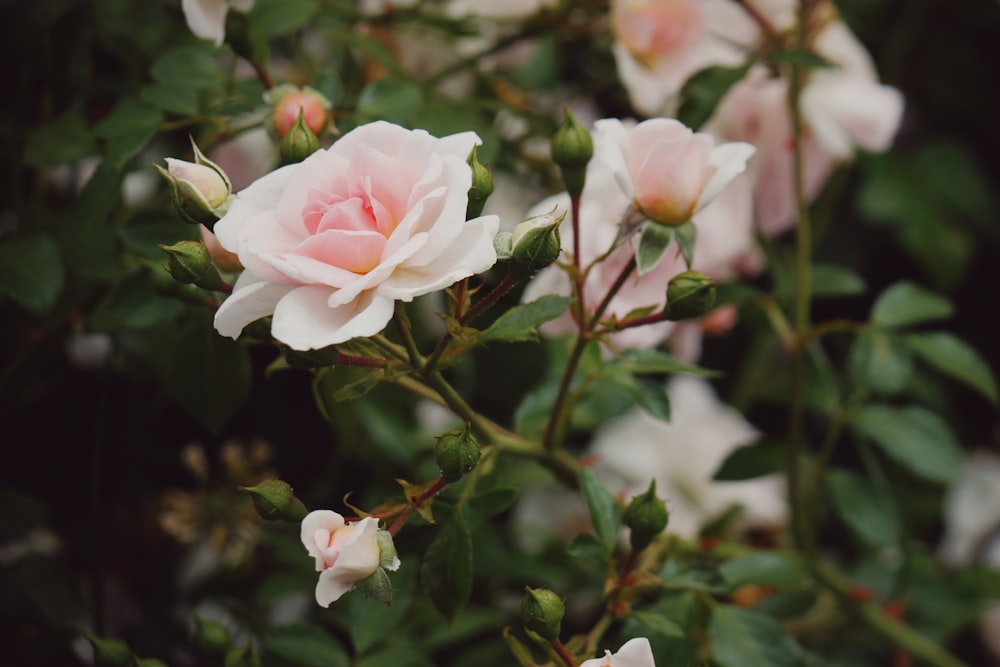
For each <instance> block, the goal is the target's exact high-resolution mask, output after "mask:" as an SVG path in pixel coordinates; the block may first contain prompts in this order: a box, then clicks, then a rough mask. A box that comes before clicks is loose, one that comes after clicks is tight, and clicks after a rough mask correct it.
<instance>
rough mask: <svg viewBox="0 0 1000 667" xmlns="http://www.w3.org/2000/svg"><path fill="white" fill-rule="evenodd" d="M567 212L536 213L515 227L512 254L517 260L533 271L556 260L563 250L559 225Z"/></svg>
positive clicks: (512, 237) (512, 236) (512, 238)
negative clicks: (557, 213)
mask: <svg viewBox="0 0 1000 667" xmlns="http://www.w3.org/2000/svg"><path fill="white" fill-rule="evenodd" d="M564 217H566V214H565V213H561V214H559V215H556V213H555V211H554V210H553V211H552V212H551V213H545V214H543V215H536V216H534V217H532V218H528V219H527V220H525V221H524V222H522V223H520V224H519V225H518V226H517V227H515V228H514V233H513V234H512V235H511V256H512V258H513V259H514V261H515V262H519V263H521V264H526V265H527V266H528V268H529V269H531V270H532V271H537V270H539V269H543V268H545V267H546V266H548V265H549V264H551V263H552V262H554V261H556V258H557V257H559V253H560V252H562V245H561V243H560V240H559V225H560V224H561V223H562V221H563V218H564Z"/></svg>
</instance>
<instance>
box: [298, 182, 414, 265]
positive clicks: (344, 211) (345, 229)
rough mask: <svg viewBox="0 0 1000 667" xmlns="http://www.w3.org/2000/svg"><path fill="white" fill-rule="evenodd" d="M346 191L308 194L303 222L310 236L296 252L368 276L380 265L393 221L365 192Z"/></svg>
mask: <svg viewBox="0 0 1000 667" xmlns="http://www.w3.org/2000/svg"><path fill="white" fill-rule="evenodd" d="M356 185H362V186H363V185H364V184H356ZM347 190H348V191H347V192H337V191H332V192H328V191H323V190H319V189H314V190H312V191H311V192H310V193H309V196H308V203H307V204H306V205H305V207H304V208H303V209H302V221H303V223H304V225H305V227H306V230H307V231H308V232H309V234H310V236H309V237H308V238H307V239H306V240H305V241H303V242H302V244H301V245H300V246H299V248H298V252H299V253H300V254H302V255H305V256H306V257H311V258H312V259H315V260H317V261H320V262H323V263H325V264H330V265H333V266H336V267H339V268H341V269H345V270H347V271H351V272H353V273H359V274H361V273H367V272H369V271H371V270H372V269H373V268H375V267H376V266H378V265H379V263H380V262H381V261H382V252H383V251H384V250H385V246H386V240H387V238H388V236H389V235H390V234H392V231H393V230H394V229H395V228H396V220H394V218H393V216H392V215H391V214H390V212H389V210H388V209H387V208H386V207H385V206H383V205H382V203H381V202H379V201H378V199H376V198H375V197H374V196H373V195H372V194H371V193H370V192H369V191H366V188H364V187H354V188H347Z"/></svg>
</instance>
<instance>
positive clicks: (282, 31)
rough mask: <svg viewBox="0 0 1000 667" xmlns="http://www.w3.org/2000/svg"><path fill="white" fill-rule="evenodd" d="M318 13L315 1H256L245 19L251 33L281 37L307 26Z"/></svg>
mask: <svg viewBox="0 0 1000 667" xmlns="http://www.w3.org/2000/svg"><path fill="white" fill-rule="evenodd" d="M318 11H319V7H318V6H317V4H316V2H315V0H258V1H257V2H256V3H255V4H254V8H253V10H252V11H251V12H250V13H249V14H248V15H247V18H248V20H249V22H250V29H251V31H253V30H254V29H259V30H262V31H263V32H264V34H265V35H267V36H268V37H283V36H285V35H290V34H292V33H293V32H296V31H297V30H300V29H302V28H304V27H306V26H307V25H309V23H310V22H311V21H312V20H313V18H314V17H315V16H316V13H317V12H318Z"/></svg>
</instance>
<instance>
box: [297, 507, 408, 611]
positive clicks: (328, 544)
mask: <svg viewBox="0 0 1000 667" xmlns="http://www.w3.org/2000/svg"><path fill="white" fill-rule="evenodd" d="M378 531H379V527H378V519H375V518H373V517H366V518H364V519H362V520H361V521H358V522H355V523H347V522H346V521H344V517H343V516H341V515H340V514H338V513H337V512H334V511H332V510H315V511H312V512H310V513H309V514H307V515H306V517H305V518H304V519H303V520H302V529H301V537H302V544H303V545H305V547H306V551H308V552H309V555H310V556H312V557H313V558H314V559H315V560H316V571H317V572H319V573H320V575H319V582H318V583H317V584H316V602H317V603H318V604H319V605H320V606H322V607H329V606H330V603H331V602H334V601H336V600H338V599H339V598H340V596H342V595H343V594H344V593H346V592H348V591H349V590H351V589H352V588H354V585H355V584H356V583H357V582H359V581H361V580H362V579H366V578H367V577H369V576H371V575H372V574H374V573H375V570H377V569H378V568H379V567H380V566H382V567H385V568H386V569H388V570H396V569H398V568H399V559H398V558H393V559H392V562H390V563H388V564H385V563H384V562H383V558H382V552H381V549H380V548H379V543H378Z"/></svg>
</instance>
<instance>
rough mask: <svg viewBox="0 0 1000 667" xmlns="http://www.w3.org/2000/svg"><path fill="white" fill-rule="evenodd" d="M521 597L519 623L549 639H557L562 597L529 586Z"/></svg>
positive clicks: (561, 617)
mask: <svg viewBox="0 0 1000 667" xmlns="http://www.w3.org/2000/svg"><path fill="white" fill-rule="evenodd" d="M525 590H526V591H527V593H526V594H525V596H524V597H523V598H521V623H523V624H524V627H525V628H527V629H528V630H531V631H532V632H534V633H535V634H537V635H539V636H541V637H542V638H544V639H548V640H549V641H555V640H557V639H559V632H560V631H561V629H562V619H563V615H564V614H565V613H566V605H564V604H563V601H562V598H560V597H559V596H558V595H556V594H555V593H553V592H552V591H550V590H548V589H545V588H529V587H527V586H525Z"/></svg>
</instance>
